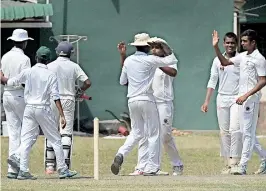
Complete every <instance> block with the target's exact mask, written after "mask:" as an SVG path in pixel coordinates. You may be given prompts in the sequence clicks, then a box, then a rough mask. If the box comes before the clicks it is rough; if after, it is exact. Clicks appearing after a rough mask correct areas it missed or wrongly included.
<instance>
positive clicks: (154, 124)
mask: <svg viewBox="0 0 266 191" xmlns="http://www.w3.org/2000/svg"><path fill="white" fill-rule="evenodd" d="M149 39H150V37H149V35H148V34H146V33H141V34H137V35H135V41H134V42H133V43H131V45H132V46H135V47H136V49H137V51H136V52H135V54H133V55H131V56H129V57H127V58H126V59H125V62H124V66H123V68H122V72H121V76H120V84H121V85H127V84H128V95H127V97H128V107H129V113H130V118H131V126H132V130H131V132H130V134H129V136H128V137H127V139H126V141H125V143H124V145H123V146H122V147H120V148H119V150H118V152H117V154H116V156H115V158H114V161H113V164H112V166H111V171H112V173H113V174H115V175H117V174H118V173H119V170H120V167H121V165H122V163H123V160H124V157H126V156H127V154H128V153H129V152H130V151H131V150H132V149H133V148H134V146H135V145H136V144H138V142H139V141H140V140H141V139H142V138H143V137H144V136H146V135H147V136H148V138H147V139H148V162H147V164H146V166H145V167H144V173H143V174H144V175H146V176H154V175H157V173H158V172H159V171H160V170H159V168H160V153H161V151H160V133H159V130H160V123H159V115H158V111H157V107H156V103H155V98H154V96H153V90H152V81H153V77H154V74H155V71H156V68H158V67H163V66H166V65H173V64H176V63H177V59H176V57H175V56H174V54H172V51H171V49H170V48H169V46H167V45H166V44H165V43H160V44H161V45H162V46H163V49H164V50H165V52H167V53H168V55H169V56H166V57H164V58H160V57H158V56H154V55H148V53H149V51H150V47H149V45H148V41H149Z"/></svg>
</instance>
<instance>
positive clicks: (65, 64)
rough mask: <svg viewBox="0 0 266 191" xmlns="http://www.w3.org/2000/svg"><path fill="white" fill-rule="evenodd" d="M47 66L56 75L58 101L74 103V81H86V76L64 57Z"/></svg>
mask: <svg viewBox="0 0 266 191" xmlns="http://www.w3.org/2000/svg"><path fill="white" fill-rule="evenodd" d="M47 66H48V69H49V70H51V71H53V72H54V73H56V76H57V80H58V87H59V94H60V99H70V100H73V101H74V100H75V94H76V90H75V82H76V80H80V81H82V82H84V81H86V80H87V79H88V76H87V75H86V74H85V73H84V71H83V70H82V69H81V68H80V66H79V65H78V64H76V63H75V62H72V61H71V60H70V59H69V58H66V57H58V58H57V59H56V60H55V61H53V62H51V63H49V64H48V65H47Z"/></svg>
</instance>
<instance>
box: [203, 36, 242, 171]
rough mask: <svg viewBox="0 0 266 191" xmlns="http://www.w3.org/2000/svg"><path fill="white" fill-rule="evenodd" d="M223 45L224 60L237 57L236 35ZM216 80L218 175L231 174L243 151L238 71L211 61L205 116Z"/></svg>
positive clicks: (216, 61)
mask: <svg viewBox="0 0 266 191" xmlns="http://www.w3.org/2000/svg"><path fill="white" fill-rule="evenodd" d="M223 46H224V48H225V53H223V56H224V57H225V58H227V59H229V58H232V57H234V56H236V55H238V53H237V52H236V48H237V36H236V35H235V34H234V33H232V32H228V33H226V34H225V36H224V42H223ZM218 81H219V87H218V95H217V99H216V105H217V118H218V124H219V128H220V139H221V157H223V158H224V165H225V166H224V168H223V169H222V172H221V173H222V174H230V171H231V168H232V167H233V166H234V165H237V163H238V162H239V159H240V157H241V152H242V133H241V130H240V125H239V120H238V115H239V114H238V108H239V107H238V105H237V103H236V101H235V100H236V99H237V96H238V89H239V68H238V67H235V66H233V65H231V66H228V67H224V66H222V65H221V63H220V61H219V59H218V58H217V57H216V58H215V59H214V60H213V64H212V67H211V75H210V79H209V82H208V85H207V93H206V98H205V102H204V104H203V105H202V106H201V111H202V112H204V113H205V112H208V105H209V102H210V98H211V96H212V94H213V91H214V89H215V87H216V85H217V83H218Z"/></svg>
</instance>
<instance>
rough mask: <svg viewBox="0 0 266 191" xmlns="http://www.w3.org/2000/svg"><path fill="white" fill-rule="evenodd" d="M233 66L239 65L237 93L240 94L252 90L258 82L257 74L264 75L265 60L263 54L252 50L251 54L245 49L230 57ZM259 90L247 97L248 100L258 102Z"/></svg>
mask: <svg viewBox="0 0 266 191" xmlns="http://www.w3.org/2000/svg"><path fill="white" fill-rule="evenodd" d="M230 61H231V62H232V63H234V65H235V66H237V67H240V79H239V95H240V96H242V95H244V94H246V93H247V92H249V91H250V90H252V89H253V88H254V87H255V86H256V85H257V83H258V77H259V76H266V61H265V58H264V56H262V54H261V53H260V52H259V51H258V49H256V50H254V51H253V52H252V53H251V54H247V51H245V52H242V53H240V54H239V55H237V56H236V57H233V58H231V59H230ZM260 98H261V92H260V91H259V92H257V93H255V94H253V95H252V96H250V97H249V100H251V101H254V102H259V100H260Z"/></svg>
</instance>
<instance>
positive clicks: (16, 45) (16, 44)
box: [13, 41, 26, 49]
mask: <svg viewBox="0 0 266 191" xmlns="http://www.w3.org/2000/svg"><path fill="white" fill-rule="evenodd" d="M25 42H26V41H21V42H17V41H13V44H14V46H15V47H17V48H21V49H22V48H23V44H24V43H25Z"/></svg>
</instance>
